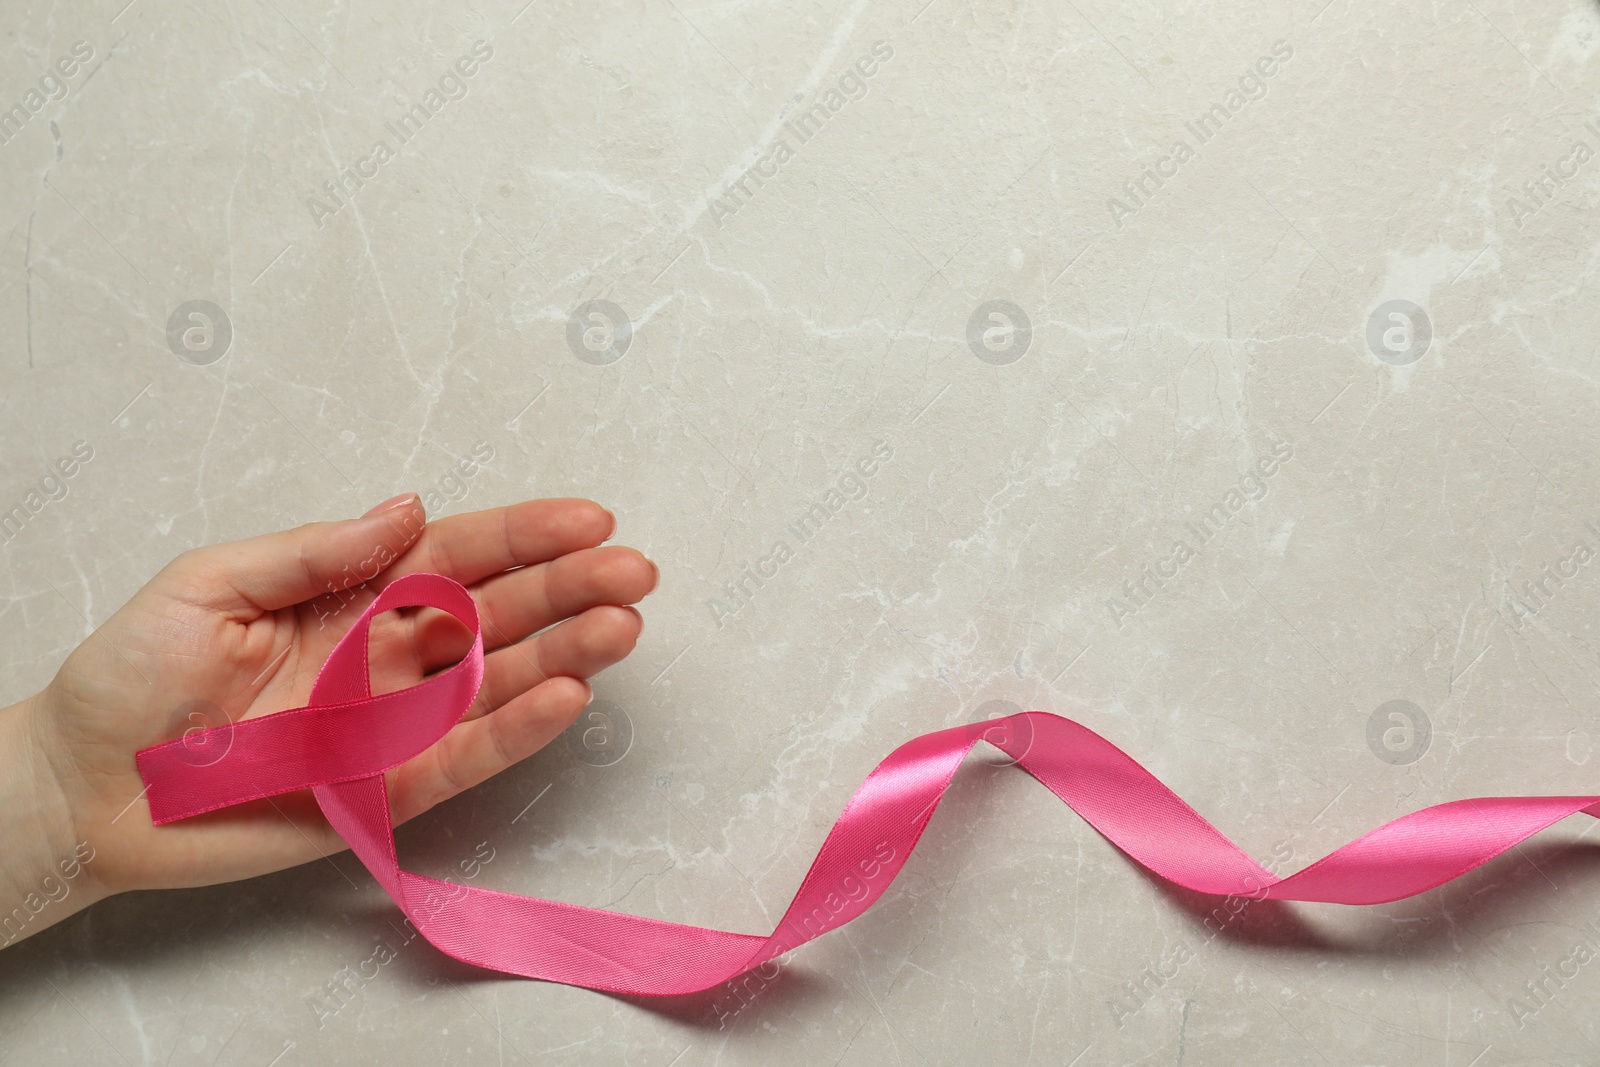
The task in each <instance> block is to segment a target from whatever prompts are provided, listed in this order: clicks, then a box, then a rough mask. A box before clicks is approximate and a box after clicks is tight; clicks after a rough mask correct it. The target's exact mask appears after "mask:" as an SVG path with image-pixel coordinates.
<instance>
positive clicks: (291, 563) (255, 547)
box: [158, 493, 427, 618]
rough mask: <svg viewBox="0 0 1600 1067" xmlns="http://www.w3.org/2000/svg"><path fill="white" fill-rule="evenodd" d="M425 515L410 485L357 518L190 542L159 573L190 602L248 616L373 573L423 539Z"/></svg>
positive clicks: (348, 584) (171, 589)
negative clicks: (214, 541)
mask: <svg viewBox="0 0 1600 1067" xmlns="http://www.w3.org/2000/svg"><path fill="white" fill-rule="evenodd" d="M426 519H427V515H426V513H425V512H424V510H423V507H422V502H421V501H420V500H419V499H418V498H417V494H415V493H405V494H402V495H401V496H397V497H395V498H394V499H393V500H388V501H385V502H384V503H382V504H380V505H378V506H377V507H376V508H373V509H372V510H371V511H369V512H367V513H366V514H365V515H363V516H361V517H360V518H358V519H345V520H341V521H337V522H311V523H306V524H305V525H303V526H297V527H295V528H294V529H292V530H283V531H280V532H278V533H269V534H263V535H262V536H260V537H249V538H245V539H244V540H242V541H229V542H226V543H224V544H220V545H209V546H207V547H205V548H197V549H192V550H190V551H188V552H185V553H184V554H183V555H181V556H179V557H178V558H177V559H175V560H173V561H172V562H171V563H170V564H168V565H167V567H166V568H165V569H164V570H163V571H162V573H161V575H160V576H158V580H164V582H165V584H166V586H167V589H168V591H169V592H170V593H171V594H172V595H174V596H177V597H181V598H183V599H186V600H188V601H190V602H191V603H197V604H200V605H201V606H203V607H206V608H210V609H213V610H217V611H223V612H227V613H229V614H239V615H245V616H248V617H250V618H254V617H255V616H257V615H259V614H261V613H263V612H267V611H276V610H277V609H279V608H285V607H289V606H290V605H292V604H299V603H302V602H304V601H307V600H311V599H312V598H314V597H317V596H321V595H324V594H327V593H332V592H338V591H342V590H345V589H349V588H350V587H352V586H355V585H360V584H361V583H362V582H364V581H368V580H370V579H372V578H375V577H376V576H377V575H378V574H380V573H381V572H382V571H383V569H384V568H385V567H388V566H389V565H390V564H391V563H394V562H395V561H396V560H397V559H399V558H400V557H401V555H402V554H404V553H405V552H406V551H407V550H408V549H409V548H410V547H411V546H412V545H414V544H415V543H416V542H417V540H418V539H419V535H420V534H421V533H422V531H423V530H424V523H425V522H426Z"/></svg>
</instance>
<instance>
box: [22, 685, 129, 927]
mask: <svg viewBox="0 0 1600 1067" xmlns="http://www.w3.org/2000/svg"><path fill="white" fill-rule="evenodd" d="M39 704H40V697H39V696H37V695H36V696H33V697H29V698H28V699H27V700H24V701H22V702H21V703H19V704H13V705H11V706H10V707H7V708H0V948H5V947H7V946H9V945H13V944H15V943H16V942H18V941H21V940H22V939H24V938H26V937H28V936H30V935H32V934H35V933H38V932H39V931H40V930H42V929H44V928H45V927H47V926H51V925H53V924H55V923H58V922H60V921H61V920H63V919H65V918H67V917H68V916H69V915H73V914H75V913H77V912H79V911H82V910H83V909H84V908H86V907H88V906H89V905H91V904H93V903H94V902H95V901H97V900H100V899H102V898H103V897H105V896H107V895H109V894H108V893H107V891H106V890H105V888H104V887H103V886H102V885H101V884H100V882H99V880H98V879H96V878H95V877H94V875H93V873H92V871H91V869H90V868H91V865H92V862H93V859H94V854H95V853H94V845H93V842H90V841H87V840H85V839H84V838H81V837H79V836H78V834H77V831H76V828H75V826H74V822H73V818H72V812H71V809H70V806H69V805H68V803H67V800H66V796H65V794H64V793H63V792H62V790H61V787H60V785H59V783H57V781H56V779H55V775H54V773H53V772H52V771H51V769H50V766H49V764H48V763H47V762H46V760H45V759H44V758H43V754H42V750H41V748H40V746H39V744H38V718H37V716H38V714H39Z"/></svg>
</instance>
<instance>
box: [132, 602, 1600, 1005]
mask: <svg viewBox="0 0 1600 1067" xmlns="http://www.w3.org/2000/svg"><path fill="white" fill-rule="evenodd" d="M413 606H427V607H436V608H440V609H442V610H444V611H448V612H450V613H451V614H452V615H454V616H455V617H456V618H457V619H459V620H460V621H461V622H462V623H464V624H465V625H467V626H468V628H469V629H471V631H472V634H473V645H472V649H471V650H470V651H469V652H468V654H467V656H466V657H465V658H464V659H462V660H461V662H459V663H457V664H456V665H455V666H454V667H451V668H449V669H448V670H446V671H443V672H441V673H439V674H437V675H435V676H434V677H432V678H430V679H429V680H427V681H426V682H423V683H421V684H419V685H415V686H412V687H411V688H409V689H404V690H400V691H398V692H395V693H388V694H384V695H382V696H376V697H375V696H373V695H372V690H371V681H370V677H369V675H368V669H367V639H368V633H369V628H370V626H371V620H372V617H373V616H374V615H376V614H377V613H379V612H382V611H387V610H390V609H392V608H399V607H413ZM482 681H483V639H482V635H481V632H480V627H479V620H478V613H477V608H476V605H475V604H474V603H473V600H472V597H471V595H470V594H469V593H468V592H467V591H466V590H465V589H464V588H462V586H461V585H460V584H458V583H457V582H455V581H453V580H451V579H449V578H446V577H443V576H442V575H436V574H413V575H408V576H406V577H404V578H400V579H398V580H396V581H395V582H394V583H392V584H391V585H389V586H388V587H387V588H386V589H385V590H384V591H383V592H382V593H381V594H380V595H379V596H378V598H377V599H376V600H375V601H374V602H373V603H372V604H371V605H370V606H368V608H367V609H366V611H365V612H363V613H362V615H361V617H360V618H359V619H358V620H357V621H356V624H355V626H354V627H353V628H352V629H351V630H350V632H349V633H348V634H346V635H345V636H344V638H343V639H341V640H340V641H339V643H338V645H337V646H335V648H334V650H333V652H332V653H331V654H330V655H329V656H328V661H327V663H325V664H324V665H323V668H322V671H321V673H319V674H318V676H317V681H316V684H315V685H314V686H313V687H312V693H311V702H310V703H309V704H308V705H307V706H306V707H303V708H294V709H292V710H289V711H282V712H277V713H275V714H272V715H267V716H263V717H262V718H259V719H252V720H248V721H245V722H241V723H236V724H230V725H225V726H219V727H214V728H212V729H209V730H204V731H197V732H194V733H192V734H190V735H188V736H186V737H185V738H180V739H178V740H176V741H171V742H168V743H166V744H162V745H156V746H154V747H151V748H147V749H144V750H142V751H140V752H139V753H138V755H137V757H136V759H137V764H138V768H139V773H140V775H141V777H143V779H144V781H145V784H146V785H147V786H148V788H149V794H148V795H149V800H150V811H151V817H152V819H153V821H155V822H156V823H158V824H160V823H166V822H171V821H173V820H175V819H182V818H186V817H188V816H191V815H197V814H199V813H201V812H206V811H213V810H216V809H218V808H223V807H227V806H229V805H232V804H237V803H240V802H242V801H245V800H251V799H255V798H259V797H263V796H271V795H274V794H277V793H283V792H288V791H291V790H296V789H305V788H310V789H311V790H312V791H313V793H314V795H315V796H316V799H317V803H318V804H319V806H320V807H321V808H322V811H323V814H324V815H326V816H327V818H328V821H329V823H330V824H331V825H332V826H333V828H334V829H335V830H336V831H337V832H338V833H339V834H340V835H341V836H342V837H343V838H344V840H345V842H346V843H347V844H349V845H350V847H351V849H352V850H353V851H354V852H355V853H356V855H357V856H358V857H360V859H361V861H362V863H364V864H365V865H366V867H367V869H368V870H369V871H371V872H372V875H373V877H374V878H376V879H377V880H378V882H379V884H381V885H382V886H383V887H384V889H385V890H386V891H387V892H388V893H389V895H390V897H392V898H393V899H394V901H395V903H396V904H397V905H398V906H399V907H400V909H401V910H402V911H403V912H404V913H405V914H406V916H407V917H409V918H410V919H411V921H412V922H413V923H414V924H415V926H416V928H417V930H418V931H419V932H420V933H421V934H422V935H423V936H424V937H426V938H427V939H428V941H430V942H432V943H433V944H434V945H435V946H436V947H438V948H439V949H440V950H442V951H443V952H445V953H447V954H449V955H451V956H453V957H455V958H456V959H459V960H463V961H466V962H468V963H473V964H476V965H478V966H481V967H486V968H490V969H493V970H497V971H503V972H506V973H509V974H517V975H523V976H526V977H529V978H539V979H544V980H547V981H553V982H563V983H566V984H569V985H576V986H583V987H586V988H590V989H600V990H606V991H608V992H616V993H631V994H641V995H654V996H665V995H673V994H682V993H693V992H698V991H701V990H705V989H709V988H711V987H713V986H715V985H717V984H718V983H720V982H724V981H726V980H728V979H729V978H733V977H735V976H737V975H739V974H742V973H744V972H745V971H748V970H750V969H752V968H754V967H757V966H759V965H761V964H763V963H765V962H767V961H768V960H771V959H774V958H775V957H777V956H780V955H782V954H783V953H785V952H787V951H789V950H790V949H793V948H796V947H798V946H799V945H801V944H804V943H805V942H807V941H810V940H812V939H813V938H815V937H818V936H820V935H822V934H824V933H826V932H827V931H829V930H832V929H835V928H837V927H839V926H842V925H844V924H845V923H847V922H849V921H850V920H851V919H854V918H855V917H856V916H858V915H860V914H861V913H862V912H864V911H866V910H867V909H868V908H869V907H871V906H872V904H873V902H874V901H876V900H877V899H878V898H879V897H880V896H881V895H882V894H883V892H884V891H885V890H886V889H887V888H888V886H889V885H890V883H892V882H893V881H894V879H895V876H896V875H897V874H898V873H899V871H900V869H901V867H903V866H904V865H905V862H906V860H907V858H908V857H909V856H910V854H911V851H912V849H914V848H915V847H916V844H917V841H918V839H919V838H920V837H921V836H922V831H923V829H924V828H925V827H926V826H927V825H928V820H929V819H931V818H932V817H933V812H934V810H935V809H936V808H937V807H938V804H939V800H940V798H942V797H943V796H944V793H945V790H946V789H947V788H948V787H949V785H950V782H951V780H952V779H953V778H954V777H955V773H956V770H957V768H958V767H959V766H960V765H961V762H962V760H963V759H965V757H966V755H967V753H968V752H970V751H971V749H972V747H973V745H975V744H977V742H978V741H979V740H986V741H988V742H989V743H991V744H993V745H994V746H995V747H997V748H999V749H1001V750H1002V751H1004V752H1005V753H1006V754H1007V755H1008V756H1010V757H1011V758H1012V759H1013V760H1014V761H1015V762H1016V764H1017V765H1018V766H1019V767H1021V768H1022V769H1023V770H1025V771H1027V772H1028V773H1029V774H1031V775H1033V777H1034V778H1036V779H1038V780H1039V781H1040V782H1041V783H1043V784H1044V785H1045V787H1046V788H1048V789H1049V790H1050V791H1051V792H1053V793H1054V794H1055V795H1056V796H1058V797H1060V798H1061V799H1062V800H1063V801H1065V802H1066V803H1067V804H1068V805H1069V806H1070V807H1072V809H1073V810H1075V811H1076V812H1077V813H1078V814H1079V815H1081V816H1082V817H1083V818H1084V819H1085V820H1086V821H1087V822H1088V823H1089V824H1090V825H1092V826H1093V827H1094V828H1095V829H1096V830H1098V831H1099V832H1100V833H1101V834H1102V835H1103V836H1104V837H1106V838H1107V839H1108V840H1110V841H1111V842H1112V844H1114V845H1116V846H1117V847H1118V848H1119V849H1121V850H1122V851H1123V852H1124V853H1125V854H1127V855H1128V856H1129V857H1130V858H1131V859H1133V860H1134V861H1135V862H1137V863H1139V864H1141V865H1142V866H1144V867H1145V868H1147V869H1148V870H1150V871H1152V872H1153V873H1155V874H1158V875H1160V876H1161V877H1162V878H1165V879H1166V880H1168V881H1170V882H1172V883H1174V884H1176V885H1180V886H1183V887H1185V888H1187V889H1191V890H1195V891H1198V892H1202V893H1210V894H1217V895H1230V896H1250V897H1255V898H1258V899H1268V898H1271V899H1277V900H1306V901H1323V902H1328V903H1335V904H1379V903H1384V902H1387V901H1391V900H1397V899H1400V898H1401V897H1407V896H1412V895H1414V894H1416V893H1421V892H1424V891H1425V890H1428V889H1432V888H1433V887H1435V886H1437V885H1440V884H1441V883H1443V882H1447V881H1449V880H1450V879H1452V878H1455V877H1457V876H1459V875H1461V874H1464V873H1466V872H1467V871H1470V870H1472V869H1473V868H1475V867H1478V866H1480V865H1481V864H1483V863H1486V862H1488V861H1489V860H1491V859H1493V858H1494V857H1495V856H1498V855H1500V854H1501V853H1502V852H1504V851H1506V850H1507V849H1510V848H1512V847H1514V846H1516V845H1517V844H1519V843H1520V842H1522V841H1524V840H1526V839H1527V838H1528V837H1531V836H1532V835H1533V834H1536V833H1538V832H1539V831H1540V830H1543V829H1544V828H1545V827H1547V826H1549V825H1551V824H1552V823H1554V822H1557V821H1559V820H1561V819H1563V818H1566V817H1567V816H1568V815H1572V814H1575V813H1577V812H1580V811H1582V812H1585V813H1586V814H1589V815H1591V816H1595V817H1597V818H1600V796H1557V797H1486V798H1481V799H1474V800H1458V801H1452V802H1450V803H1447V804H1439V805H1436V806H1434V807H1431V808H1426V809H1423V810H1422V811H1417V812H1413V813H1411V814H1410V815H1406V816H1404V817H1402V818H1399V819H1396V820H1394V821H1393V822H1390V823H1387V824H1385V825H1383V826H1380V827H1378V828H1377V829H1376V830H1373V831H1371V832H1370V833H1368V834H1366V835H1365V836H1363V837H1360V838H1358V839H1356V840H1355V841H1352V842H1351V843H1349V844H1347V845H1344V846H1343V847H1341V848H1339V849H1336V850H1335V851H1333V852H1331V853H1329V854H1328V855H1327V856H1324V857H1323V858H1322V859H1320V860H1318V861H1317V862H1315V863H1313V864H1311V865H1310V866H1309V867H1306V868H1305V869H1303V870H1301V871H1299V872H1297V873H1295V874H1293V875H1290V876H1289V877H1287V878H1281V879H1280V878H1278V877H1276V876H1275V875H1273V874H1272V873H1271V872H1270V871H1268V870H1266V869H1265V868H1264V867H1262V866H1261V865H1260V864H1258V863H1256V862H1255V861H1254V860H1252V859H1251V858H1250V857H1249V856H1247V855H1246V854H1245V853H1244V852H1243V851H1242V850H1241V849H1240V848H1239V847H1238V846H1237V845H1235V844H1234V843H1233V842H1232V841H1229V840H1228V839H1227V838H1226V837H1224V836H1223V835H1222V834H1221V833H1220V832H1219V831H1218V830H1217V829H1216V827H1214V826H1212V825H1211V824H1210V823H1209V822H1207V821H1206V820H1205V819H1204V818H1202V817H1201V816H1200V815H1199V814H1198V813H1197V812H1196V811H1195V810H1194V809H1193V808H1191V807H1190V806H1189V805H1188V804H1186V803H1184V802H1183V800H1181V799H1180V798H1179V797H1178V796H1177V794H1175V793H1173V792H1172V791H1171V790H1170V789H1168V788H1167V787H1166V786H1164V785H1162V784H1161V782H1160V781H1158V780H1157V779H1156V778H1155V776H1154V775H1152V774H1151V773H1150V772H1149V771H1147V770H1145V769H1144V768H1143V767H1141V766H1140V765H1139V764H1138V763H1136V762H1135V761H1134V760H1133V759H1132V758H1131V757H1129V756H1128V755H1127V754H1126V753H1124V752H1123V751H1122V750H1121V749H1119V748H1117V747H1116V746H1115V745H1113V744H1112V743H1111V742H1109V741H1107V740H1106V739H1105V738H1103V737H1101V736H1100V735H1099V734H1096V733H1095V732H1093V731H1092V730H1089V729H1087V728H1086V727H1084V726H1081V725H1079V724H1078V723H1076V722H1073V721H1072V720H1070V719H1066V718H1063V717H1061V716H1059V715H1053V714H1050V713H1048V712H1042V711H1025V712H1020V713H1018V714H1016V715H1010V716H1006V717H1005V718H1002V719H996V720H993V721H985V722H978V723H970V724H967V725H965V726H957V727H953V728H951V729H948V730H939V731H936V732H934V733H930V734H924V735H923V736H921V737H915V738H912V739H911V740H910V741H907V742H906V743H905V744H903V745H901V746H900V747H899V748H897V749H895V750H894V751H893V752H891V753H890V754H889V755H888V756H887V757H886V758H885V759H884V760H883V762H882V763H880V764H878V766H877V767H876V768H874V769H873V771H872V773H871V774H869V775H868V776H867V778H866V781H864V782H863V783H862V784H861V787H860V788H859V789H857V790H856V793H855V795H854V796H853V797H851V798H850V802H849V803H848V804H846V805H845V808H844V811H843V812H842V813H840V815H839V818H838V821H837V822H835V823H834V826H833V829H832V830H830V831H829V833H828V836H827V838H826V839H825V840H824V841H823V843H822V848H821V850H820V851H819V852H818V853H817V858H816V859H815V861H813V863H812V865H811V869H810V870H809V871H807V872H806V876H805V878H804V880H803V881H802V882H801V884H800V888H799V890H798V891H797V892H796V893H795V896H794V899H793V900H792V901H791V902H790V904H789V907H788V909H787V910H786V911H785V912H784V915H783V918H782V919H781V920H780V921H779V923H778V925H777V928H776V929H775V930H774V931H773V932H772V933H771V934H769V935H765V936H762V935H757V934H740V933H732V932H729V931H724V930H714V929H708V928H705V927H698V926H684V925H680V924H678V923H671V922H664V921H662V920H659V919H647V918H642V917H640V916H635V915H625V914H623V913H620V912H611V911H603V910H600V909H597V908H585V907H579V906H577V905H573V904H564V903H561V902H559V901H553V900H541V899H538V898H535V897H521V896H514V895H512V894H509V893H499V892H495V891H493V890H488V889H480V888H477V887H475V886H466V885H460V884H455V883H450V882H443V881H440V880H438V879H435V878H425V877H422V876H420V875H416V874H412V873H411V872H410V871H406V870H402V869H401V867H400V865H399V859H398V856H397V855H396V852H395V844H394V830H393V821H392V817H391V814H390V811H389V799H388V792H387V789H386V787H385V784H384V776H383V774H384V771H386V770H387V769H389V768H391V767H394V766H397V765H398V764H400V763H403V762H405V761H406V760H407V759H410V758H411V757H413V756H415V755H417V754H418V753H420V752H423V751H425V750H426V749H427V748H428V747H429V746H430V745H432V744H433V743H434V742H436V741H438V740H439V738H441V737H443V736H444V734H445V733H446V732H448V731H449V730H450V728H451V727H452V726H454V725H455V723H456V722H457V721H459V720H460V718H461V716H462V715H463V714H464V713H465V712H466V710H467V709H468V708H469V707H470V706H471V704H472V701H473V700H474V699H475V698H476V696H477V692H478V687H479V686H480V685H481V684H482ZM185 746H188V747H187V748H186V747H185ZM196 750H198V751H202V752H205V753H208V754H209V753H215V752H223V753H225V755H224V756H223V757H222V758H213V757H212V756H210V755H207V757H206V758H205V759H195V758H192V757H190V756H186V753H192V752H193V751H196Z"/></svg>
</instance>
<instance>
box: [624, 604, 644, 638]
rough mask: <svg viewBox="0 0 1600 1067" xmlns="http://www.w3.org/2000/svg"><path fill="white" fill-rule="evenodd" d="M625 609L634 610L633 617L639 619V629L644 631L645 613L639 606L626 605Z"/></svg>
mask: <svg viewBox="0 0 1600 1067" xmlns="http://www.w3.org/2000/svg"><path fill="white" fill-rule="evenodd" d="M623 610H624V611H631V612H633V617H634V618H636V619H638V620H639V630H640V632H643V631H644V613H643V612H641V611H640V610H639V609H638V608H635V607H625V608H623Z"/></svg>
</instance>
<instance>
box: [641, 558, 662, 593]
mask: <svg viewBox="0 0 1600 1067" xmlns="http://www.w3.org/2000/svg"><path fill="white" fill-rule="evenodd" d="M645 562H646V563H648V564H650V569H651V570H652V571H655V574H656V576H655V578H654V580H652V581H651V582H650V588H649V589H646V590H645V591H644V595H645V596H649V595H650V594H651V593H654V592H655V591H656V586H658V585H660V584H661V568H660V567H657V566H656V561H655V560H653V559H647V560H645Z"/></svg>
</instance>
